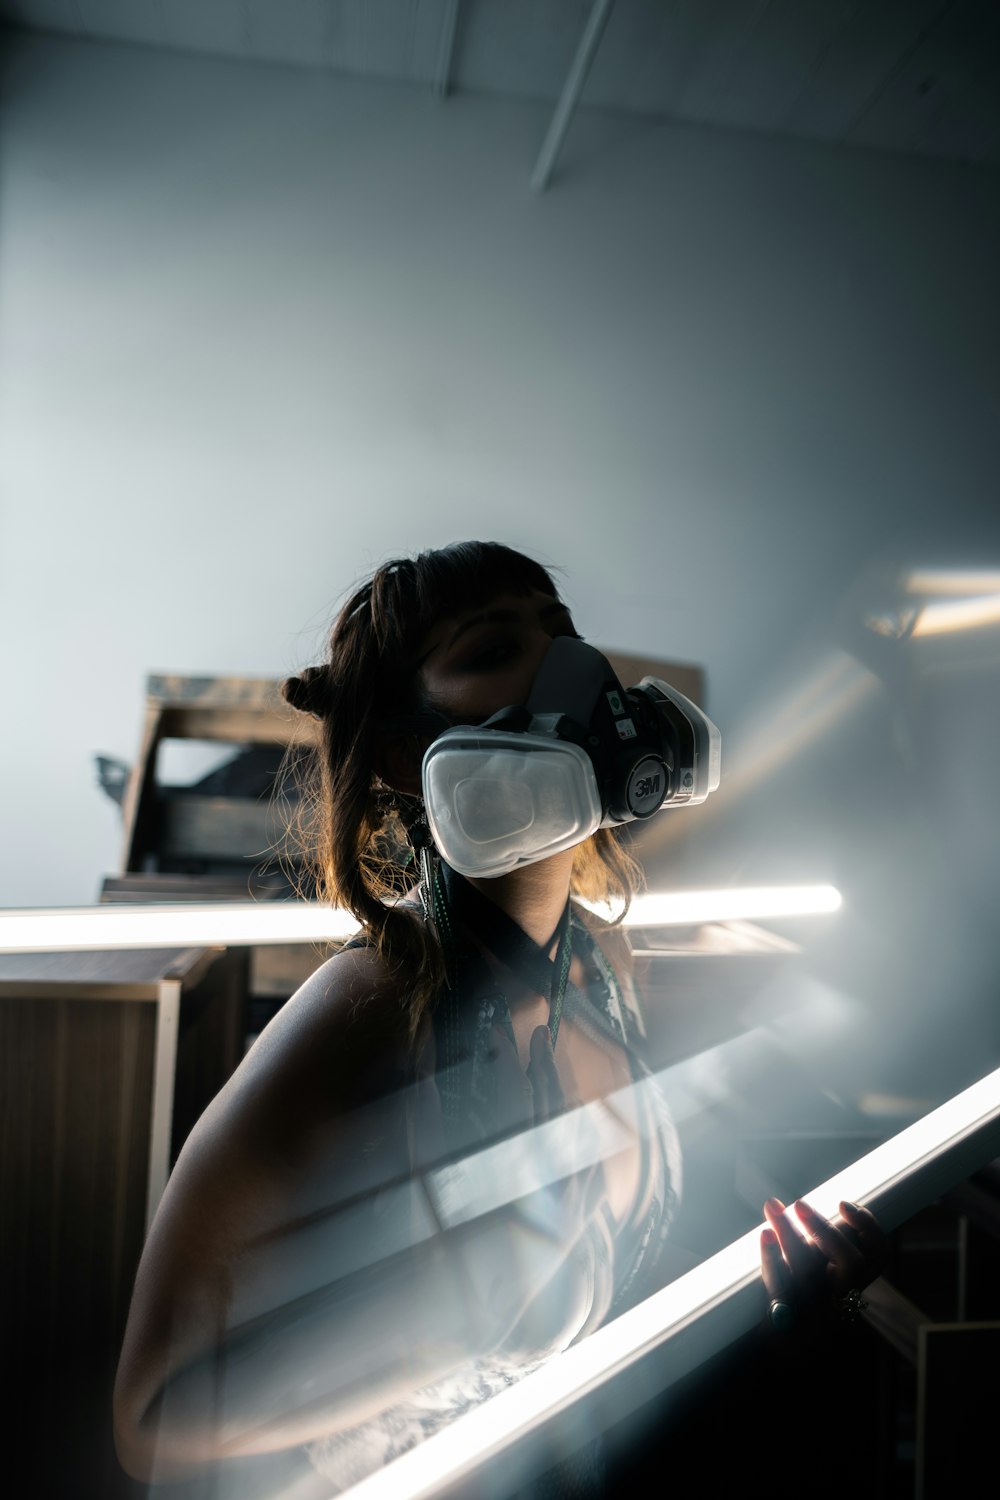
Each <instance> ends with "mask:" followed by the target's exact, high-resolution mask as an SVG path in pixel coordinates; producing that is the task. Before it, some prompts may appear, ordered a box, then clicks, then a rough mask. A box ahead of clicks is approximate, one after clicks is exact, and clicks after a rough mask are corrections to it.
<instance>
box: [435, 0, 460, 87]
mask: <svg viewBox="0 0 1000 1500" xmlns="http://www.w3.org/2000/svg"><path fill="white" fill-rule="evenodd" d="M457 29H458V0H444V16H443V17H442V20H441V40H440V42H439V43H438V58H437V69H436V71H435V74H434V92H435V94H437V96H438V98H439V99H445V98H447V96H448V94H449V93H450V91H451V65H452V62H453V61H454V57H455V33H456V31H457Z"/></svg>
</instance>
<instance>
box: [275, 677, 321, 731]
mask: <svg viewBox="0 0 1000 1500" xmlns="http://www.w3.org/2000/svg"><path fill="white" fill-rule="evenodd" d="M281 696H282V697H283V698H284V700H285V702H286V703H290V704H291V705H292V707H293V708H296V709H298V711H299V713H303V714H312V715H313V717H314V718H316V719H321V718H322V717H323V711H324V707H325V702H326V698H327V669H326V667H306V669H305V671H304V672H303V673H302V675H301V676H300V677H287V678H286V679H285V681H284V682H283V683H282V684H281Z"/></svg>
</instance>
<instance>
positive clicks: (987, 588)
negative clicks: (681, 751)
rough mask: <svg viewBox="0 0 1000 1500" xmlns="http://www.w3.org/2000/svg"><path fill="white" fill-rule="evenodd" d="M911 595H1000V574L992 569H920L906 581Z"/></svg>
mask: <svg viewBox="0 0 1000 1500" xmlns="http://www.w3.org/2000/svg"><path fill="white" fill-rule="evenodd" d="M906 587H907V589H908V590H909V592H910V593H911V594H1000V572H998V571H997V570H996V569H990V568H919V569H916V570H915V571H914V572H912V573H911V574H910V575H909V577H908V578H907V580H906Z"/></svg>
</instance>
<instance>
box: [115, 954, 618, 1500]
mask: <svg viewBox="0 0 1000 1500" xmlns="http://www.w3.org/2000/svg"><path fill="white" fill-rule="evenodd" d="M400 1015H401V1011H400V1007H399V1004H398V1000H397V999H395V998H394V997H392V996H391V995H388V993H387V991H386V987H385V984H384V982H383V979H382V976H381V974H380V973H379V972H378V969H377V965H376V964H375V961H374V960H373V959H372V957H371V956H370V955H368V954H365V953H361V952H352V953H345V954H343V955H340V956H338V957H337V958H336V959H333V960H331V961H330V962H329V963H327V964H326V965H324V966H323V968H322V969H320V970H319V971H318V972H317V974H316V975H314V976H313V977H312V979H310V980H309V981H308V982H307V984H306V985H305V986H303V989H302V990H301V991H300V992H299V993H298V994H297V995H296V996H295V997H294V998H293V1000H291V1001H289V1002H288V1005H287V1006H285V1007H284V1008H283V1010H282V1012H281V1013H280V1014H279V1016H278V1017H277V1018H276V1020H275V1022H273V1023H272V1025H271V1026H270V1027H269V1028H268V1029H267V1031H266V1032H265V1033H264V1034H263V1036H262V1037H261V1039H260V1041H259V1042H258V1044H257V1046H256V1047H255V1048H254V1049H253V1050H252V1052H251V1053H250V1054H249V1055H248V1057H247V1058H246V1059H245V1060H244V1062H243V1063H242V1064H241V1066H240V1068H239V1069H237V1072H236V1073H235V1074H234V1075H233V1078H232V1079H231V1080H230V1082H229V1083H228V1084H227V1085H226V1087H225V1089H223V1091H222V1093H221V1094H220V1095H219V1096H218V1097H217V1099H216V1100H215V1101H213V1103H212V1105H211V1106H210V1107H209V1109H208V1110H207V1111H206V1113H205V1115H204V1116H203V1117H202V1119H201V1121H200V1122H199V1124H198V1125H197V1127H196V1128H195V1130H194V1131H193V1132H192V1135H191V1137H190V1139H189V1140H188V1142H187V1143H186V1145H185V1147H184V1150H183V1151H182V1153H181V1156H180V1159H179V1160H178V1162H177V1165H176V1167H175V1169H174V1172H173V1174H172V1176H171V1179H170V1182H169V1184H168V1187H167V1191H166V1193H165V1194H164V1198H163V1201H162V1203H161V1206H160V1209H159V1211H158V1213H157V1216H156V1219H155V1222H154V1224H153V1227H152V1230H151V1232H150V1236H149V1239H148V1242H147V1245H146V1248H145V1250H144V1253H143V1257H142V1261H141V1264H140V1267H139V1272H138V1275H137V1278H136V1285H135V1291H134V1295H133V1300H132V1307H131V1311H130V1315H129V1321H128V1327H127V1330H126V1336H125V1342H124V1346H123V1350H122V1357H121V1362H120V1366H119V1372H118V1379H117V1382H116V1390H115V1429H116V1441H117V1445H118V1450H119V1456H120V1459H121V1462H122V1464H123V1466H124V1467H125V1468H126V1469H127V1470H128V1471H129V1472H130V1473H132V1474H133V1475H135V1476H136V1477H138V1478H142V1479H144V1480H150V1479H168V1478H175V1477H182V1476H184V1475H185V1474H187V1473H190V1472H191V1471H192V1470H193V1469H197V1468H198V1467H200V1466H202V1465H204V1464H207V1463H209V1462H212V1461H214V1460H216V1459H219V1458H225V1457H228V1456H236V1455H241V1454H255V1453H264V1452H271V1451H276V1450H280V1449H282V1448H286V1447H291V1446H295V1445H298V1444H301V1443H304V1442H307V1441H310V1440H312V1439H315V1438H317V1437H319V1436H321V1435H325V1434H328V1433H330V1432H331V1431H334V1430H336V1429H338V1428H344V1427H348V1426H351V1425H354V1424H355V1423H357V1422H360V1421H363V1420H365V1419H366V1418H367V1417H369V1416H372V1415H374V1414H375V1413H376V1412H378V1411H380V1410H382V1409H384V1408H385V1407H386V1406H387V1405H389V1404H391V1403H392V1402H393V1401H396V1400H399V1399H402V1398H403V1397H404V1396H406V1395H407V1394H409V1393H410V1392H412V1391H414V1390H416V1389H419V1388H420V1387H421V1386H423V1385H427V1384H430V1383H432V1382H433V1381H435V1380H438V1379H440V1378H442V1377H443V1376H444V1375H446V1374H448V1373H449V1372H451V1371H452V1370H454V1369H456V1368H457V1367H458V1366H460V1365H462V1364H463V1363H465V1362H467V1361H468V1360H470V1359H471V1358H475V1357H477V1356H482V1355H484V1354H487V1353H490V1352H492V1351H495V1350H497V1349H498V1348H500V1347H502V1346H504V1345H506V1347H507V1350H508V1351H509V1352H517V1351H520V1352H522V1353H523V1352H525V1351H526V1349H527V1347H528V1346H530V1345H531V1344H532V1343H535V1344H537V1343H538V1342H539V1341H541V1342H542V1344H543V1346H544V1343H545V1341H546V1340H548V1339H555V1340H557V1341H562V1342H568V1341H569V1339H570V1338H571V1337H573V1335H574V1333H575V1331H576V1329H577V1327H578V1326H579V1325H580V1324H582V1322H583V1321H584V1319H585V1317H586V1315H587V1312H588V1311H589V1302H588V1295H587V1289H588V1287H589V1285H590V1279H591V1278H592V1267H590V1266H589V1265H588V1263H587V1256H586V1253H585V1244H584V1239H583V1229H584V1223H585V1215H583V1214H582V1213H581V1212H580V1203H581V1201H582V1195H583V1193H584V1192H585V1190H586V1185H585V1184H582V1183H581V1184H578V1185H573V1184H571V1185H570V1186H569V1187H568V1188H566V1189H564V1190H562V1191H561V1195H560V1194H557V1195H556V1197H555V1203H556V1210H557V1211H556V1214H555V1217H554V1218H553V1216H552V1214H551V1213H550V1214H549V1215H548V1217H547V1220H546V1221H545V1222H542V1219H541V1218H540V1216H539V1215H538V1214H537V1213H531V1212H528V1213H525V1212H523V1211H521V1210H519V1209H518V1208H517V1207H516V1206H514V1207H511V1208H508V1209H506V1210H504V1211H503V1212H499V1213H495V1214H494V1215H492V1216H491V1217H490V1218H489V1219H482V1218H481V1219H476V1220H473V1221H472V1222H471V1223H467V1224H463V1225H461V1226H460V1227H459V1228H456V1229H452V1230H449V1231H448V1232H447V1233H441V1232H438V1230H437V1226H436V1225H435V1223H434V1220H433V1213H432V1210H431V1206H430V1203H429V1200H428V1198H427V1197H426V1195H425V1194H424V1192H423V1189H422V1185H421V1183H420V1182H419V1181H418V1180H414V1179H412V1178H411V1177H410V1175H409V1172H408V1157H407V1154H406V1150H405V1142H406V1118H405V1116H406V1111H407V1109H410V1110H412V1111H413V1112H414V1113H415V1114H416V1115H417V1116H418V1128H419V1125H420V1120H419V1116H420V1115H421V1114H423V1115H425V1116H426V1114H427V1113H428V1108H427V1106H429V1107H430V1109H431V1110H432V1109H433V1101H434V1099H435V1098H436V1088H435V1087H434V1085H433V1081H432V1080H424V1081H423V1083H422V1084H419V1085H416V1086H414V1088H415V1089H416V1091H417V1092H416V1093H415V1094H412V1095H410V1096H409V1097H407V1094H406V1091H405V1090H403V1089H401V1088H398V1087H397V1088H392V1087H391V1086H390V1084H391V1082H393V1081H395V1082H397V1083H398V1081H399V1080H398V1077H397V1078H395V1079H394V1078H393V1073H394V1067H393V1059H394V1058H395V1057H397V1056H399V1055H401V1054H400V1053H399V1052H398V1051H397V1039H396V1038H395V1036H394V1030H398V1029H399V1028H398V1026H397V1018H398V1017H400ZM398 1040H399V1045H400V1047H402V1045H404V1041H403V1039H402V1038H400V1039H398ZM522 1076H523V1075H522ZM549 1207H550V1208H551V1207H552V1204H551V1203H550V1204H549ZM522 1208H523V1206H522ZM554 1226H555V1227H554ZM560 1272H562V1273H563V1274H562V1275H560V1274H559V1273H560Z"/></svg>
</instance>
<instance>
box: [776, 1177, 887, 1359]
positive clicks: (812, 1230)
mask: <svg viewBox="0 0 1000 1500" xmlns="http://www.w3.org/2000/svg"><path fill="white" fill-rule="evenodd" d="M764 1216H765V1218H766V1219H767V1222H768V1228H766V1229H764V1230H762V1231H761V1236H760V1269H761V1276H762V1277H763V1280H764V1285H765V1287H766V1288H767V1295H768V1297H769V1299H770V1302H771V1323H772V1325H773V1326H775V1327H776V1328H778V1329H779V1330H780V1329H781V1325H782V1322H784V1323H785V1326H786V1327H791V1326H793V1325H794V1324H795V1323H796V1322H812V1323H814V1324H820V1323H823V1322H828V1323H832V1322H833V1321H835V1319H836V1317H837V1315H838V1313H839V1308H840V1303H841V1301H842V1299H843V1298H844V1297H846V1296H847V1295H848V1294H849V1293H850V1292H860V1291H861V1290H862V1289H863V1288H864V1287H866V1286H868V1284H869V1282H872V1281H874V1280H875V1277H876V1276H878V1275H879V1273H880V1272H881V1270H882V1267H883V1265H884V1264H885V1259H886V1250H887V1240H886V1237H885V1234H884V1232H883V1230H882V1229H881V1228H880V1226H879V1223H878V1220H877V1219H876V1218H875V1215H874V1214H873V1213H871V1212H870V1210H869V1209H867V1208H859V1207H858V1206H857V1204H854V1203H847V1202H843V1203H841V1204H840V1219H841V1221H842V1222H841V1224H840V1225H839V1226H838V1225H835V1224H833V1223H831V1221H830V1220H829V1219H826V1218H824V1217H823V1215H822V1214H821V1213H818V1212H817V1210H816V1209H815V1208H813V1207H812V1206H811V1204H809V1203H806V1202H805V1201H804V1200H803V1199H801V1198H800V1199H798V1200H797V1201H796V1203H795V1205H794V1213H792V1212H791V1211H790V1210H786V1208H785V1205H784V1204H783V1203H782V1202H781V1200H780V1198H768V1200H767V1202H766V1203H765V1204H764ZM775 1304H777V1308H776V1307H775ZM782 1309H787V1312H782V1311H781V1310H782Z"/></svg>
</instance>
